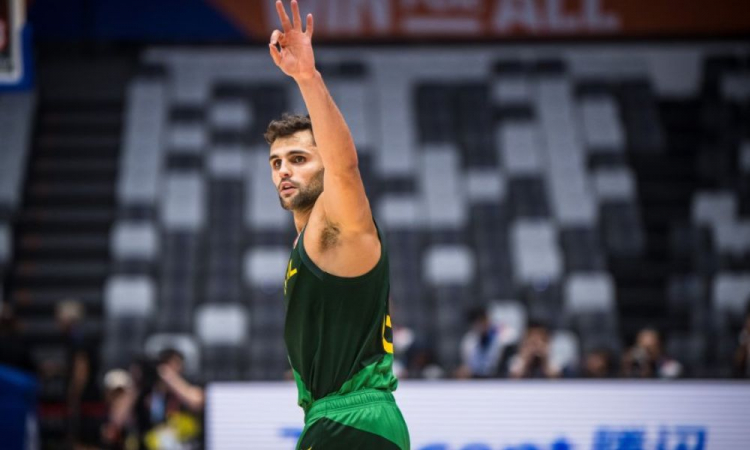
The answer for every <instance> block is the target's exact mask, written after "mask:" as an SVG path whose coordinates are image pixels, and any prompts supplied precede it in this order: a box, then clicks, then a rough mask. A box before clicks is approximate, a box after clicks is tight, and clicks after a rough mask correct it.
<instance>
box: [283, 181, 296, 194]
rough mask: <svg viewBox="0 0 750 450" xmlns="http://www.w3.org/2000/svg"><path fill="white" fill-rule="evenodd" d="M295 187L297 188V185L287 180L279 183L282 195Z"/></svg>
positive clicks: (289, 192) (290, 191)
mask: <svg viewBox="0 0 750 450" xmlns="http://www.w3.org/2000/svg"><path fill="white" fill-rule="evenodd" d="M296 189H297V187H296V186H295V185H294V184H292V183H291V182H289V181H285V182H283V183H281V185H280V186H279V192H280V193H281V194H282V195H284V194H291V193H292V192H294V191H295V190H296Z"/></svg>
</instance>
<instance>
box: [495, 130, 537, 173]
mask: <svg viewBox="0 0 750 450" xmlns="http://www.w3.org/2000/svg"><path fill="white" fill-rule="evenodd" d="M539 145H540V144H539V133H538V130H537V127H536V126H535V125H534V124H533V123H532V122H509V123H506V124H503V125H502V126H500V127H499V128H498V129H497V137H496V146H497V148H498V149H499V151H500V159H501V161H502V165H503V168H504V169H505V170H506V172H507V174H508V176H516V175H538V174H540V173H541V171H542V168H543V165H542V158H541V152H540V149H539Z"/></svg>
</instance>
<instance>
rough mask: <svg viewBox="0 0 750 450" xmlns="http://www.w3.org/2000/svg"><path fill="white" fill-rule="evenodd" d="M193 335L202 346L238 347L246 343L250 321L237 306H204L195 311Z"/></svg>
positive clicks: (243, 309)
mask: <svg viewBox="0 0 750 450" xmlns="http://www.w3.org/2000/svg"><path fill="white" fill-rule="evenodd" d="M195 333H196V335H197V337H198V340H199V341H200V342H201V344H202V345H204V346H240V345H243V344H244V343H245V342H246V341H247V337H248V336H249V333H250V321H249V318H248V315H247V311H246V309H245V307H244V306H242V305H239V304H205V305H203V306H201V307H199V308H198V309H197V310H196V311H195Z"/></svg>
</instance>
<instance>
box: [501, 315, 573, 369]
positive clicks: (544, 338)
mask: <svg viewBox="0 0 750 450" xmlns="http://www.w3.org/2000/svg"><path fill="white" fill-rule="evenodd" d="M550 337H551V336H550V330H549V328H548V327H547V326H546V325H545V324H544V323H542V322H535V321H531V322H529V325H528V326H527V327H526V333H525V334H524V337H523V339H522V340H521V342H520V344H518V346H517V348H513V349H509V351H508V352H507V353H506V355H507V356H504V357H503V360H502V361H501V368H502V369H501V372H502V373H505V374H507V376H508V377H510V378H558V377H560V376H562V373H563V368H562V367H557V366H556V365H555V364H554V363H553V362H552V361H551V359H550V356H549V353H550Z"/></svg>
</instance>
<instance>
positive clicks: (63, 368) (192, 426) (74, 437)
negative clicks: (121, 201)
mask: <svg viewBox="0 0 750 450" xmlns="http://www.w3.org/2000/svg"><path fill="white" fill-rule="evenodd" d="M84 324H85V309H84V307H83V305H82V303H80V302H78V301H76V300H72V299H67V300H62V301H60V302H58V304H57V305H56V308H55V326H56V336H57V338H56V339H57V344H58V347H60V348H61V349H62V355H61V357H60V358H57V357H53V356H49V357H45V358H42V359H39V358H37V360H36V361H34V358H32V355H31V352H30V350H31V346H30V343H29V342H28V339H27V337H26V334H25V333H24V324H23V323H22V321H21V320H19V319H18V317H17V316H16V314H15V311H14V309H13V307H12V305H10V304H8V303H0V366H8V367H11V368H14V369H18V370H21V371H23V372H26V373H29V374H32V375H35V376H36V377H37V379H38V380H40V384H46V385H48V386H53V387H54V386H61V389H60V391H61V393H62V397H63V399H62V401H63V402H64V411H65V414H64V416H65V426H64V433H65V440H66V442H67V448H72V449H74V450H89V449H112V450H120V449H122V450H139V449H148V450H190V449H194V448H201V441H202V423H203V409H204V405H205V398H204V391H203V388H202V387H200V386H197V385H195V384H192V383H190V382H188V380H187V379H186V378H185V375H184V357H183V355H182V354H181V353H180V352H179V351H177V350H175V349H165V350H163V351H162V352H161V353H160V354H159V355H158V357H157V358H150V357H145V356H144V357H140V358H136V359H135V360H134V361H133V362H132V364H131V365H130V367H128V368H127V369H114V370H110V371H108V372H106V373H102V371H101V367H100V363H99V342H98V341H97V340H96V339H91V338H90V337H89V336H86V333H85V330H84V326H83V325H84ZM0 447H2V446H1V445H0Z"/></svg>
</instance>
